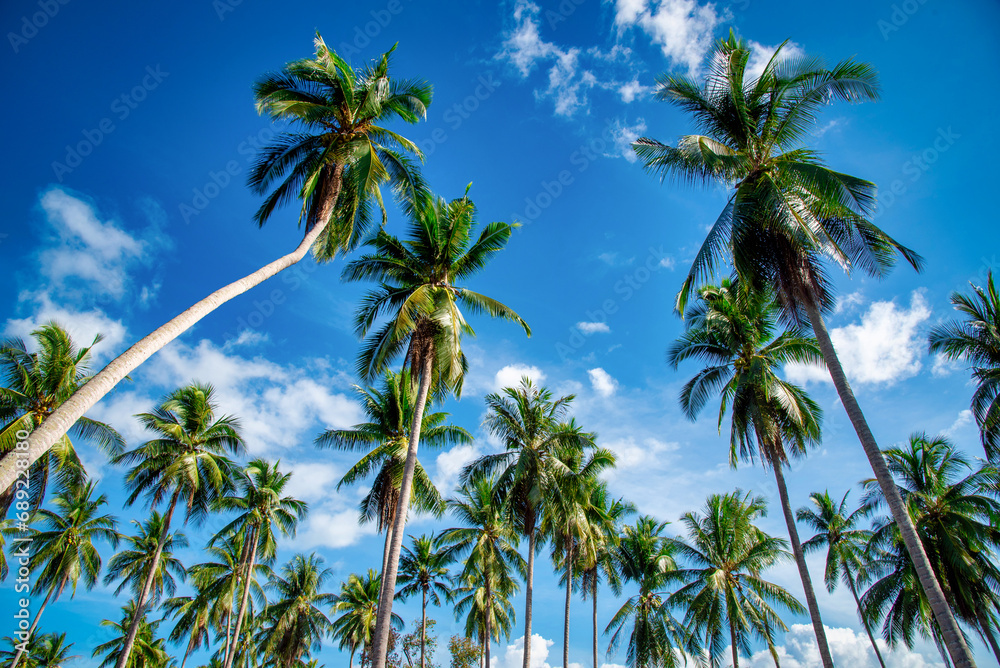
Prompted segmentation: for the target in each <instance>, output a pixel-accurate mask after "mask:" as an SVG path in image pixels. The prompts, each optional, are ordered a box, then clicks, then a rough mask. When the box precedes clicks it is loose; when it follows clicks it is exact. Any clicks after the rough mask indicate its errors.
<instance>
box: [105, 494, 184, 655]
mask: <svg viewBox="0 0 1000 668" xmlns="http://www.w3.org/2000/svg"><path fill="white" fill-rule="evenodd" d="M180 493H181V490H180V488H177V489H175V490H174V494H173V496H172V497H170V506H169V507H168V508H167V514H166V515H164V516H163V529H162V530H161V531H160V539H159V540H158V541H156V551H154V552H153V559H152V561H150V564H149V572H148V573H146V580H145V581H144V582H143V583H142V590H141V591H140V592H139V598H137V599H136V601H135V612H134V613H132V622H131V623H130V624H129V627H128V633H127V634H126V636H125V642H124V644H123V645H122V652H121V654H119V655H118V662H117V663H116V664H115V668H125V666H126V665H128V659H129V655H130V654H132V646H133V645H134V644H135V636H136V634H137V633H138V632H139V621H140V620H141V619H142V617H143V614H144V613H145V611H146V610H145V608H146V599H147V598H149V592H150V590H152V588H153V580H155V579H156V568H157V566H159V565H160V555H162V554H163V546H164V545H165V544H166V542H167V536H168V535H169V533H170V520H171V518H173V516H174V508H175V507H176V506H177V498H178V497H179V496H180Z"/></svg>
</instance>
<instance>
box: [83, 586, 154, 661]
mask: <svg viewBox="0 0 1000 668" xmlns="http://www.w3.org/2000/svg"><path fill="white" fill-rule="evenodd" d="M136 618H138V619H139V625H138V627H137V628H138V630H137V632H136V633H135V634H134V638H133V642H132V651H131V652H130V653H129V659H128V663H127V664H126V666H127V668H168V666H170V664H171V658H170V654H169V653H168V652H167V649H166V640H164V639H163V638H158V637H156V634H157V631H158V629H159V626H160V623H161V622H160V620H156V621H152V622H151V621H149V620H148V619H147V618H146V613H145V611H144V610H143V608H141V607H140V606H138V605H136V602H135V601H129V602H128V603H127V604H126V605H125V607H123V608H122V618H121V621H120V622H113V621H111V620H108V619H104V620H101V626H106V627H108V628H110V629H111V630H112V632H114V633H116V634H117V635H116V637H114V638H112V639H111V640H109V641H107V642H104V643H101V644H100V645H98V646H96V647H95V648H94V651H93V654H92V656H94V657H97V656H98V655H101V654H103V655H104V660H103V661H101V664H100V668H109V667H110V666H111V665H112V664H113V663H115V662H116V661H117V660H118V658H119V657H120V656H121V655H122V654H121V653H122V652H123V651H124V649H125V645H126V643H127V642H128V639H129V635H130V634H131V625H132V622H133V620H135V619H136Z"/></svg>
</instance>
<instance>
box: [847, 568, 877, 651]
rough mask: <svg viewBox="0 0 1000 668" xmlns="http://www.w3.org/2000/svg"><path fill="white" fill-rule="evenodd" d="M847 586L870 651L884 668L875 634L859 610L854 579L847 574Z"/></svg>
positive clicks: (859, 605)
mask: <svg viewBox="0 0 1000 668" xmlns="http://www.w3.org/2000/svg"><path fill="white" fill-rule="evenodd" d="M847 584H848V586H849V587H850V588H851V595H852V596H854V604H855V605H856V606H858V616H859V617H861V623H862V624H864V626H865V632H866V633H867V634H868V640H870V641H871V643H872V649H873V650H875V657H876V658H877V659H878V665H880V666H882V668H885V659H883V658H882V652H880V651H879V649H878V644H877V643H876V642H875V634H874V633H872V627H871V625H870V624H869V623H868V617H866V616H865V613H864V610H862V609H861V599H860V598H858V587H857V585H856V584H854V578H852V577H851V576H850V574H848V576H847Z"/></svg>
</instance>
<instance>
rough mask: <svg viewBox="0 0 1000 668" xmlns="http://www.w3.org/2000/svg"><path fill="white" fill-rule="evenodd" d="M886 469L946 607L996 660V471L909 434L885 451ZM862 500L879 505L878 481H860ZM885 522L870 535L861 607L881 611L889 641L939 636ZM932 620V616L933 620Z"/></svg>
mask: <svg viewBox="0 0 1000 668" xmlns="http://www.w3.org/2000/svg"><path fill="white" fill-rule="evenodd" d="M884 452H885V458H886V462H887V464H888V466H889V470H890V471H891V472H892V474H893V478H894V479H895V480H896V484H897V486H898V488H899V491H900V493H901V495H902V497H903V500H904V502H905V503H906V506H907V510H908V512H909V514H910V516H911V517H913V520H914V524H915V525H916V527H917V532H918V534H919V535H920V538H921V541H922V543H923V547H924V550H925V551H926V553H927V555H928V556H929V557H930V560H931V563H932V564H933V567H934V572H935V573H936V574H937V577H938V579H939V580H940V582H941V588H942V589H943V590H944V593H945V597H946V598H947V601H948V604H949V606H950V607H951V608H952V610H953V611H954V613H955V616H956V617H958V619H960V620H961V621H963V622H965V623H966V624H968V625H969V626H970V627H971V628H973V629H976V630H977V631H978V633H979V634H980V635H981V636H982V638H983V640H984V641H986V642H987V643H988V644H989V645H990V647H991V648H992V650H993V653H994V654H995V655H996V657H997V660H1000V644H998V642H997V637H996V635H997V634H996V630H997V618H996V617H995V615H994V614H993V613H992V612H991V610H996V611H1000V569H998V568H997V566H996V565H995V563H994V559H993V555H994V554H996V550H997V548H998V546H1000V529H997V528H996V525H997V521H996V518H997V517H1000V502H998V501H997V499H996V489H997V485H998V483H1000V476H998V474H997V471H996V469H995V468H994V467H993V466H992V465H989V464H987V465H986V466H984V467H982V468H979V469H973V467H972V466H971V464H970V463H969V461H968V460H967V459H966V458H965V457H964V456H963V455H962V454H961V453H959V452H958V451H956V450H955V448H954V446H953V445H952V444H951V443H950V442H949V441H948V440H947V439H946V438H944V437H941V436H939V437H936V438H929V437H928V436H927V435H926V434H923V433H915V434H912V435H911V436H910V439H909V442H908V444H907V445H906V446H902V447H897V448H890V449H887V450H885V451H884ZM864 484H865V487H866V489H867V491H868V493H867V495H866V497H865V499H864V502H865V505H866V506H869V507H872V508H878V507H882V506H883V505H884V498H883V497H882V495H881V490H880V488H879V487H878V486H877V483H876V482H875V481H873V480H867V481H865V483H864ZM900 543H901V541H900V537H899V534H898V532H896V530H895V528H894V527H893V525H892V524H891V523H886V522H883V523H881V525H880V526H879V527H878V528H877V529H876V531H875V535H874V537H873V538H872V544H873V546H874V549H876V550H878V553H881V554H880V558H877V559H875V560H873V564H872V571H873V573H874V575H875V576H876V577H878V579H877V580H875V582H873V584H872V585H871V587H870V588H869V589H868V591H867V592H866V593H865V595H864V596H863V597H862V604H863V606H864V607H865V609H866V612H868V613H869V614H871V616H872V617H873V618H876V619H881V618H882V617H883V615H884V616H885V625H884V626H883V636H884V637H885V639H886V642H888V643H889V644H890V645H895V644H896V643H897V642H898V641H900V640H902V641H904V642H905V643H906V644H907V646H909V645H910V644H911V643H912V639H913V632H914V631H919V632H921V633H922V634H924V635H928V631H929V635H931V637H932V638H934V640H935V642H939V643H940V642H941V641H943V640H944V638H943V633H942V630H941V629H940V627H939V625H938V624H928V622H930V621H931V620H930V619H929V618H928V616H927V615H926V610H927V609H928V605H927V599H926V597H925V596H924V594H923V592H921V591H920V589H919V588H914V586H913V585H914V572H913V571H914V569H913V565H912V560H910V559H908V553H907V552H905V551H903V550H901V549H900V548H901V545H900ZM936 619H937V618H936V617H935V618H934V620H935V621H936Z"/></svg>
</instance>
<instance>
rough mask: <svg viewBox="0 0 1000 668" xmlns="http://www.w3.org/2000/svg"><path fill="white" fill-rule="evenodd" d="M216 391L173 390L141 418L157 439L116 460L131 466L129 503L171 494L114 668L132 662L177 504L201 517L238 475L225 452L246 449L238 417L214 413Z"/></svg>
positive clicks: (196, 518) (154, 500) (127, 480)
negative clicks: (135, 641) (137, 634)
mask: <svg viewBox="0 0 1000 668" xmlns="http://www.w3.org/2000/svg"><path fill="white" fill-rule="evenodd" d="M213 393H214V390H213V389H212V387H211V386H210V385H199V384H194V385H189V386H187V387H182V388H180V389H178V390H175V391H174V392H172V393H170V394H169V395H167V396H166V397H165V398H164V399H163V401H162V402H161V403H160V405H159V406H158V407H157V408H156V409H155V410H154V411H153V412H152V413H143V414H141V415H138V416H137V417H138V418H139V422H140V423H141V424H142V425H143V426H144V427H145V428H146V430H147V431H150V432H153V433H154V434H156V435H157V438H155V439H153V440H151V441H147V442H146V443H144V444H143V445H140V446H139V447H138V448H135V449H134V450H129V451H128V452H125V453H123V454H121V455H120V456H118V457H116V458H115V463H116V464H119V465H126V466H130V467H131V469H130V470H129V472H128V473H127V474H126V476H125V485H126V488H127V489H128V490H129V492H130V494H129V496H128V499H127V501H126V503H127V504H128V505H132V504H133V503H135V502H136V500H137V499H138V498H139V497H140V496H144V497H145V498H146V500H147V502H148V504H149V506H150V507H155V506H157V505H158V504H159V503H160V502H161V501H163V500H164V499H167V498H169V501H167V509H166V512H165V513H164V514H163V520H162V529H161V532H160V537H159V540H158V541H157V544H156V548H155V550H154V551H153V556H152V560H151V567H150V568H149V570H148V571H147V573H146V579H145V581H144V582H143V584H142V588H141V589H140V590H139V594H138V596H137V597H136V599H135V610H134V613H135V616H134V618H133V620H132V624H131V625H130V628H129V632H128V634H127V635H126V638H125V643H124V645H123V647H122V652H121V654H120V655H119V656H118V662H117V664H116V668H125V667H126V665H127V664H128V661H129V653H130V652H131V651H132V643H133V641H134V640H135V634H136V632H137V630H138V628H139V623H140V620H141V618H142V615H143V614H145V611H146V606H147V602H148V600H149V594H150V591H151V589H152V586H153V581H154V579H155V577H156V573H157V571H158V562H159V560H160V556H161V554H162V552H163V547H164V545H165V543H166V540H167V537H168V535H169V532H170V522H171V519H172V518H173V514H174V510H175V508H176V507H177V504H178V502H182V503H183V504H184V507H185V510H186V511H187V519H188V520H194V521H200V520H201V519H203V518H204V517H205V516H207V514H208V513H209V510H210V508H211V506H212V503H213V501H215V499H217V498H219V497H221V496H222V495H223V494H224V493H225V492H226V491H228V489H229V486H230V484H231V483H230V481H231V480H233V479H234V478H235V477H236V475H237V470H236V467H235V465H234V464H233V463H232V462H231V461H230V460H229V459H228V458H227V457H226V454H227V453H233V454H236V453H239V452H241V451H242V449H243V447H244V446H243V438H242V437H241V436H240V433H239V421H238V420H236V418H232V417H229V416H221V417H216V408H217V406H216V404H215V401H214V396H213Z"/></svg>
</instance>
